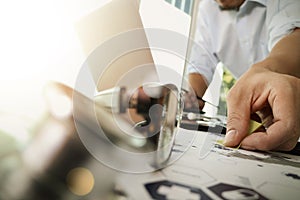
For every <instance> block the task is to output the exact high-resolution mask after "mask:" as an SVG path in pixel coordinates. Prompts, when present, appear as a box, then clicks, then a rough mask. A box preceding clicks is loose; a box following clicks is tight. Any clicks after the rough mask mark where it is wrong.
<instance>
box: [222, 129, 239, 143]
mask: <svg viewBox="0 0 300 200" xmlns="http://www.w3.org/2000/svg"><path fill="white" fill-rule="evenodd" d="M236 135H237V131H236V130H230V131H228V132H227V133H226V135H225V139H224V144H225V145H230V144H231V143H232V142H233V141H234V140H235V137H236Z"/></svg>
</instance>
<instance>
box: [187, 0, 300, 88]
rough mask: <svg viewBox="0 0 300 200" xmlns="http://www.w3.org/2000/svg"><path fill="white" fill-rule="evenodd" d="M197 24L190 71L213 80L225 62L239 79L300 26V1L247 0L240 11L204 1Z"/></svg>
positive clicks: (209, 0) (199, 10) (212, 0)
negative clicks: (215, 72)
mask: <svg viewBox="0 0 300 200" xmlns="http://www.w3.org/2000/svg"><path fill="white" fill-rule="evenodd" d="M196 26H197V27H196V34H195V38H194V41H195V44H194V45H193V47H192V49H191V54H190V57H189V60H188V61H189V62H190V64H189V65H188V72H189V73H200V74H202V75H204V76H205V77H206V79H207V81H208V82H209V83H210V82H211V80H212V77H213V74H214V71H215V68H216V64H217V63H218V62H222V63H223V64H224V65H225V66H226V67H227V68H228V69H229V70H230V71H231V73H232V74H233V76H235V78H238V77H240V76H241V75H242V74H243V73H245V72H246V71H247V69H249V67H250V66H251V65H252V64H254V63H256V62H258V61H261V60H263V59H264V58H265V57H266V56H267V55H268V54H269V52H270V50H271V49H272V48H273V46H274V45H275V44H276V43H277V42H278V41H279V40H280V39H281V38H282V37H283V36H285V35H287V34H289V33H290V32H292V30H293V29H294V28H295V27H300V0H246V1H245V2H244V3H243V4H242V6H241V7H240V8H239V10H221V9H220V8H219V6H218V4H217V3H216V2H215V1H214V0H202V1H201V2H200V4H199V9H198V15H197V22H196Z"/></svg>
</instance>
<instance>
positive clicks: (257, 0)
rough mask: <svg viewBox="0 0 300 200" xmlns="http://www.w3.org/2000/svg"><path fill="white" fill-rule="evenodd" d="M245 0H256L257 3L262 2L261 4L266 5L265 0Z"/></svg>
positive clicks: (254, 0)
mask: <svg viewBox="0 0 300 200" xmlns="http://www.w3.org/2000/svg"><path fill="white" fill-rule="evenodd" d="M247 1H253V2H257V3H260V4H262V5H263V6H266V5H267V0H247Z"/></svg>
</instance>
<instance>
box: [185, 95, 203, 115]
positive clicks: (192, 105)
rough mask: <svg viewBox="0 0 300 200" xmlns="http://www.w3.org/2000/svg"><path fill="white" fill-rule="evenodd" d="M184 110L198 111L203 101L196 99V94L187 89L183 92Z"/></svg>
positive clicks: (201, 107)
mask: <svg viewBox="0 0 300 200" xmlns="http://www.w3.org/2000/svg"><path fill="white" fill-rule="evenodd" d="M183 99H184V111H187V112H192V111H194V112H196V113H198V112H200V111H201V110H202V109H203V107H204V101H202V100H199V99H197V96H196V94H195V93H194V92H192V91H189V92H186V93H184V96H183Z"/></svg>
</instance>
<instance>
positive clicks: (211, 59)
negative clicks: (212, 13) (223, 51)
mask: <svg viewBox="0 0 300 200" xmlns="http://www.w3.org/2000/svg"><path fill="white" fill-rule="evenodd" d="M205 10H207V9H206V8H205V5H201V3H200V5H199V9H198V14H197V21H196V27H195V28H196V30H195V34H194V35H195V37H194V38H193V40H192V44H191V51H190V55H189V59H188V65H187V71H188V73H199V74H202V75H203V76H204V77H205V78H206V80H207V82H208V83H210V82H211V81H212V78H213V74H214V71H215V69H216V65H217V63H218V60H217V58H216V57H215V56H214V55H213V50H212V43H211V38H210V36H211V34H210V33H209V27H208V22H207V21H206V20H205V13H204V12H205Z"/></svg>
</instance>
